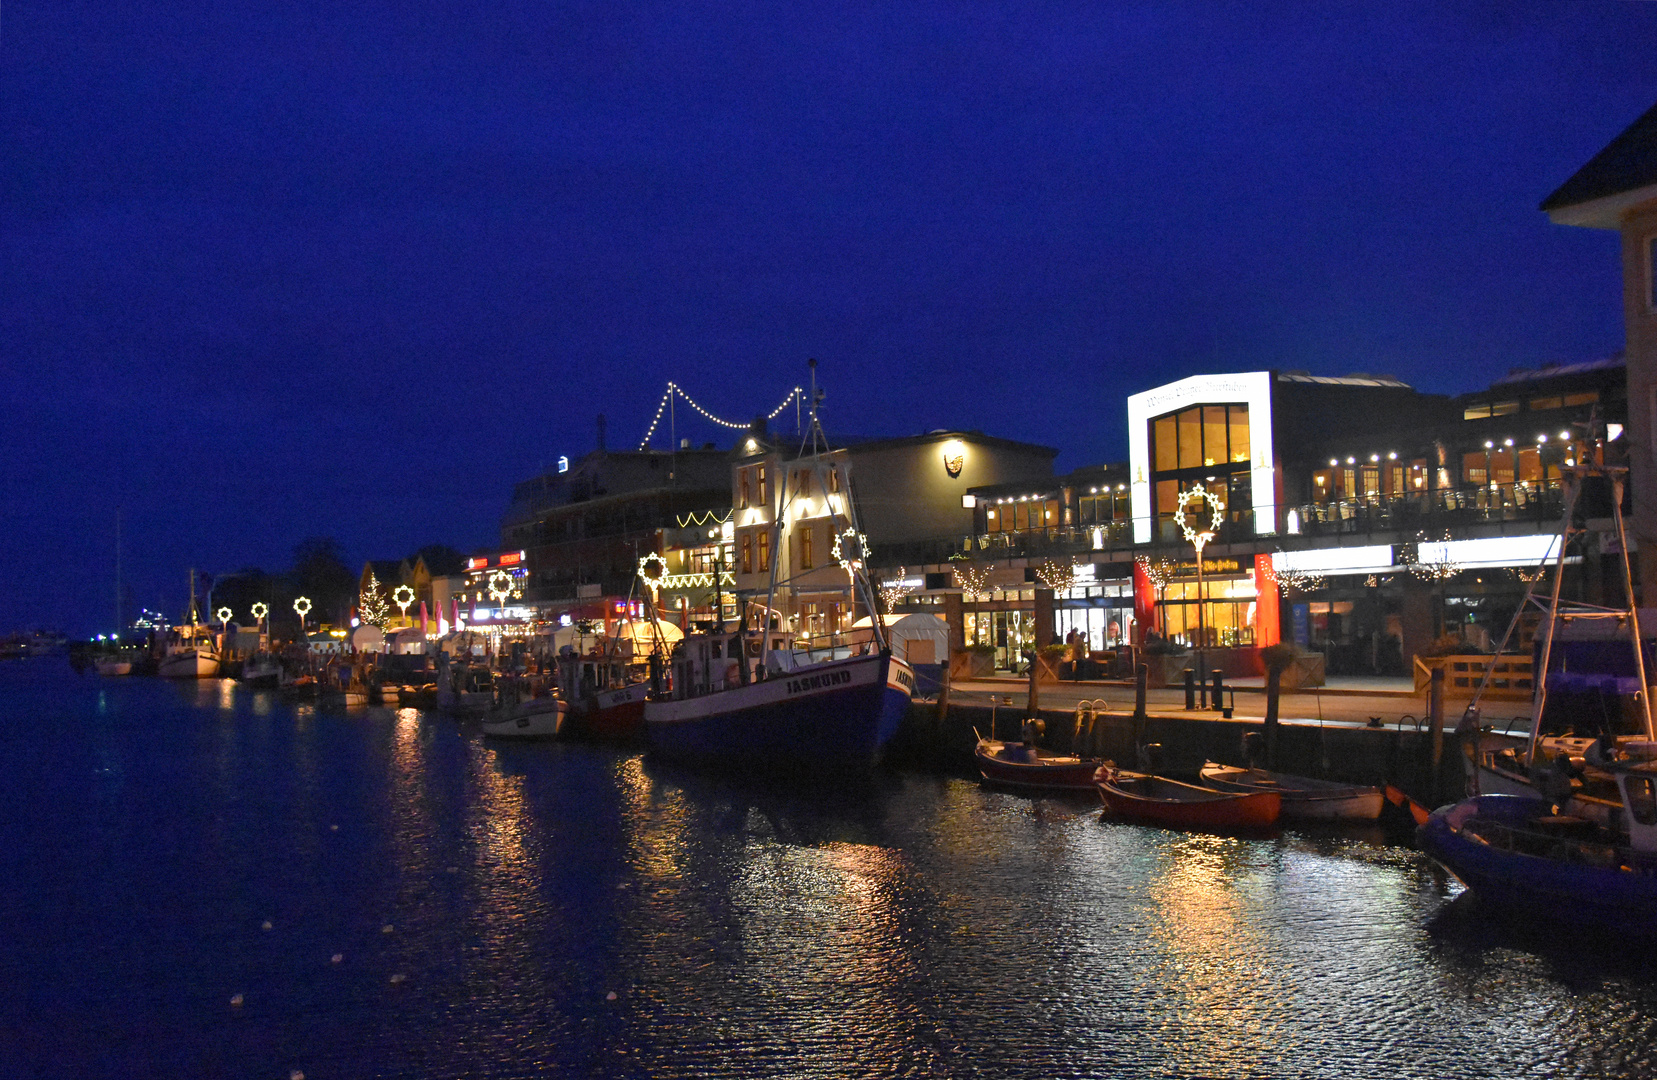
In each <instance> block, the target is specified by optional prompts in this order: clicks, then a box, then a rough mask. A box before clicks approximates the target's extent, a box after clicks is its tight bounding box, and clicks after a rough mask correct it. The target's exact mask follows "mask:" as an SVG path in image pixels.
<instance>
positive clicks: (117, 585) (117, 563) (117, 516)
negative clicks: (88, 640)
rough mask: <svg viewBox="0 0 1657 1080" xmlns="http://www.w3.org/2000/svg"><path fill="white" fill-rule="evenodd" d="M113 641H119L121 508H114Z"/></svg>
mask: <svg viewBox="0 0 1657 1080" xmlns="http://www.w3.org/2000/svg"><path fill="white" fill-rule="evenodd" d="M115 640H116V642H117V643H119V642H120V640H121V508H120V507H119V506H117V507H116V508H115Z"/></svg>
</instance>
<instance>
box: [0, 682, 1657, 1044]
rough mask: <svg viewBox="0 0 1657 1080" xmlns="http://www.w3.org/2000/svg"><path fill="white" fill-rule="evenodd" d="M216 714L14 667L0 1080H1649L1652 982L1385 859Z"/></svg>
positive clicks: (1655, 1036) (345, 722) (920, 779)
mask: <svg viewBox="0 0 1657 1080" xmlns="http://www.w3.org/2000/svg"><path fill="white" fill-rule="evenodd" d="M227 685H228V684H213V685H211V686H207V685H204V686H199V687H196V686H189V687H184V688H172V687H168V686H165V685H164V684H161V683H158V682H156V681H155V680H143V679H133V680H126V681H122V682H119V683H116V682H109V681H105V682H103V683H94V682H90V681H86V680H79V681H77V680H75V679H74V678H73V677H72V676H69V675H67V673H49V672H47V671H45V670H44V669H43V668H41V667H40V666H38V665H37V666H34V667H22V666H13V667H11V668H5V667H0V690H5V691H7V692H6V693H4V694H3V695H0V702H3V703H4V705H3V706H0V707H4V708H5V709H6V710H7V714H6V720H7V721H8V722H6V723H0V740H4V745H3V746H0V751H3V752H4V753H5V754H6V759H7V760H10V761H14V762H20V763H26V767H24V768H22V769H20V770H19V771H17V772H16V774H15V775H16V780H17V782H16V783H15V784H13V785H11V786H10V788H6V787H3V786H0V810H3V811H4V813H0V860H4V861H3V862H0V866H4V868H5V873H6V884H7V885H8V886H9V888H7V889H5V890H0V905H3V907H0V925H5V926H7V927H8V928H11V936H10V939H9V941H8V945H9V947H8V948H7V949H6V950H3V951H0V965H3V967H0V1030H5V1031H8V1032H12V1033H15V1034H16V1036H17V1037H16V1038H10V1039H7V1040H3V1041H0V1075H14V1074H23V1075H41V1076H51V1077H58V1076H64V1077H67V1076H77V1077H80V1076H106V1075H107V1076H146V1075H155V1076H161V1075H225V1076H243V1075H273V1076H275V1075H287V1074H288V1073H289V1072H290V1071H292V1070H296V1069H297V1070H300V1071H303V1072H305V1074H306V1075H307V1076H326V1075H375V1076H411V1077H412V1076H421V1077H424V1076H434V1075H463V1074H464V1075H470V1076H479V1077H507V1076H526V1075H541V1074H545V1075H579V1076H619V1075H638V1076H643V1075H651V1076H668V1075H671V1076H699V1077H723V1076H729V1077H751V1076H774V1075H811V1076H835V1077H840V1076H845V1077H863V1076H894V1075H918V1076H1009V1077H1060V1076H1199V1075H1201V1076H1207V1075H1218V1076H1346V1075H1376V1076H1433V1077H1443V1076H1467V1077H1474V1076H1495V1075H1502V1076H1507V1075H1514V1076H1530V1075H1534V1076H1544V1075H1546V1076H1553V1075H1569V1076H1639V1075H1651V1073H1652V1068H1653V1065H1652V1061H1651V1059H1650V1053H1651V1048H1652V1046H1653V1045H1654V1042H1657V983H1654V979H1653V974H1652V971H1651V969H1650V966H1649V962H1648V961H1646V960H1645V959H1644V958H1643V955H1642V954H1638V953H1635V952H1632V951H1627V950H1625V951H1624V953H1623V954H1622V955H1619V954H1618V953H1617V952H1615V951H1612V952H1609V953H1608V952H1606V951H1604V950H1595V951H1584V950H1582V949H1578V948H1574V947H1571V946H1570V945H1569V943H1568V939H1569V935H1566V934H1560V933H1557V932H1555V933H1552V934H1543V935H1539V936H1523V935H1521V936H1515V935H1514V934H1513V933H1511V932H1509V931H1505V930H1500V929H1493V928H1491V927H1489V926H1488V925H1486V924H1484V923H1483V922H1482V921H1481V920H1479V919H1478V918H1477V914H1476V912H1474V913H1473V914H1471V915H1469V914H1468V913H1467V910H1466V904H1465V902H1463V901H1457V902H1456V903H1453V904H1452V903H1448V901H1449V898H1450V897H1452V896H1454V895H1455V894H1456V892H1457V890H1456V888H1455V887H1454V886H1453V885H1451V884H1448V883H1447V882H1446V881H1445V880H1444V878H1443V875H1442V874H1441V873H1439V872H1438V871H1436V870H1435V869H1434V868H1433V867H1432V866H1431V864H1429V863H1426V862H1425V861H1424V860H1422V859H1421V858H1420V856H1419V855H1418V854H1417V853H1415V852H1414V851H1412V850H1410V849H1409V848H1408V847H1406V846H1400V845H1399V844H1398V843H1397V842H1396V839H1394V841H1393V842H1389V841H1388V839H1387V838H1386V836H1385V835H1384V834H1379V833H1375V832H1371V833H1367V834H1365V833H1330V832H1325V833H1297V832H1293V831H1289V832H1285V833H1284V834H1283V835H1281V836H1279V837H1275V838H1271V839H1239V838H1227V837H1216V836H1202V835H1185V834H1179V833H1171V832H1164V831H1160V830H1155V829H1145V828H1140V827H1137V826H1131V825H1125V824H1121V823H1118V822H1114V821H1110V820H1108V819H1105V818H1103V817H1102V815H1101V813H1100V810H1099V808H1098V806H1097V805H1096V804H1094V803H1091V802H1088V801H1085V800H1084V801H1080V802H1078V801H1074V800H1058V799H1029V798H1023V797H1019V796H1014V795H1007V794H1002V793H998V792H993V791H987V790H984V789H983V788H981V787H980V786H979V785H977V784H976V783H972V782H970V781H967V780H963V779H948V778H938V777H927V776H913V775H909V776H891V775H880V776H875V777H872V778H867V779H862V780H857V781H849V782H843V783H832V784H824V783H818V784H814V785H807V784H803V783H802V782H788V783H761V782H756V781H753V780H751V779H746V780H745V779H737V778H730V777H719V776H708V775H703V774H698V773H694V772H689V771H683V770H678V769H675V768H672V767H669V766H665V765H662V764H660V763H657V762H654V761H651V760H649V759H647V758H644V757H642V756H641V755H638V754H635V753H625V752H616V751H611V750H607V749H603V748H594V747H587V746H579V745H566V744H513V743H510V742H501V743H495V742H490V741H485V740H483V739H481V738H479V737H478V735H477V732H476V730H475V727H473V728H468V727H466V726H462V725H458V724H456V723H455V722H454V721H452V720H448V719H445V718H442V717H438V716H432V715H427V714H423V713H421V712H419V711H418V710H415V709H412V708H400V709H395V710H392V709H376V708H371V709H367V710H355V711H353V712H351V713H350V714H344V713H334V714H330V713H321V714H319V713H317V712H316V710H315V708H314V707H313V706H309V705H300V706H297V707H296V706H294V705H293V704H291V703H287V702H283V701H281V700H280V699H279V698H278V697H277V696H276V695H272V694H268V693H264V694H252V695H250V694H249V693H248V692H246V691H243V690H241V689H239V688H234V687H231V688H230V689H228V690H227V689H226V686H227ZM48 703H49V706H48ZM48 707H49V708H50V709H51V710H55V711H57V712H59V713H62V714H64V715H65V716H67V717H69V718H70V719H71V721H72V720H73V718H74V717H76V716H79V717H80V718H81V719H80V721H79V723H78V725H77V724H76V723H73V722H70V723H63V724H57V725H41V724H33V725H31V724H26V723H21V722H19V717H24V716H33V715H40V714H43V713H44V712H46V711H48ZM267 922H268V923H269V924H270V929H268V930H267V929H264V928H263V926H264V924H265V923H267ZM387 928H389V930H388V929H387ZM1562 946H1563V947H1562ZM335 956H337V957H339V960H338V962H335V961H334V960H333V959H332V957H335ZM28 988H33V989H28ZM235 994H241V995H244V999H245V1000H244V1004H242V1005H238V1006H235V1007H231V1006H229V1005H228V1004H227V1002H228V1001H229V999H230V997H231V996H232V995H235ZM612 994H613V995H614V998H611V996H610V995H612ZM163 1033H164V1034H163Z"/></svg>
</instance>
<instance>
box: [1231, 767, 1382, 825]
mask: <svg viewBox="0 0 1657 1080" xmlns="http://www.w3.org/2000/svg"><path fill="white" fill-rule="evenodd" d="M1198 775H1199V776H1201V778H1202V782H1203V784H1204V786H1206V787H1211V788H1213V789H1214V790H1215V791H1241V792H1256V791H1275V792H1277V793H1278V794H1279V795H1281V796H1283V816H1284V817H1286V818H1292V819H1296V820H1300V821H1374V820H1375V819H1377V818H1379V817H1380V816H1381V808H1382V807H1383V806H1385V805H1386V796H1385V795H1384V794H1383V793H1382V792H1381V789H1380V788H1375V787H1363V786H1361V785H1357V784H1340V783H1336V782H1335V781H1333V780H1317V779H1313V778H1312V777H1309V776H1291V775H1289V774H1288V773H1278V772H1267V771H1266V770H1265V769H1245V768H1242V767H1240V766H1237V765H1220V764H1217V763H1216V762H1212V761H1210V762H1208V763H1207V764H1205V765H1204V766H1203V767H1202V771H1201V772H1200V773H1199V774H1198Z"/></svg>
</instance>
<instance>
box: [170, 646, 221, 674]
mask: <svg viewBox="0 0 1657 1080" xmlns="http://www.w3.org/2000/svg"><path fill="white" fill-rule="evenodd" d="M218 673H219V658H218V657H216V656H212V655H210V654H205V653H198V652H182V653H174V654H173V655H171V656H165V657H162V659H161V663H160V664H159V665H158V666H157V667H156V674H157V675H160V676H161V677H162V678H163V679H211V678H213V677H214V676H215V675H217V674H218Z"/></svg>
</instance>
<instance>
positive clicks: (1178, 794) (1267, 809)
mask: <svg viewBox="0 0 1657 1080" xmlns="http://www.w3.org/2000/svg"><path fill="white" fill-rule="evenodd" d="M1094 781H1095V783H1096V784H1097V786H1098V788H1099V795H1100V797H1101V798H1102V799H1104V801H1105V805H1107V806H1109V807H1110V808H1111V811H1112V812H1113V813H1115V814H1116V815H1117V816H1118V817H1122V818H1126V819H1127V820H1129V821H1138V822H1142V823H1144V824H1147V825H1161V826H1164V827H1165V828H1170V829H1207V830H1211V831H1216V832H1226V831H1230V830H1234V829H1266V828H1270V827H1271V826H1272V825H1275V824H1276V823H1277V816H1278V814H1280V813H1281V812H1282V810H1283V796H1282V795H1280V794H1278V793H1277V792H1275V791H1257V792H1252V793H1244V792H1231V791H1215V790H1214V789H1213V788H1206V787H1198V786H1197V785H1196V784H1185V783H1181V782H1180V781H1178V780H1169V779H1168V778H1167V777H1163V776H1151V775H1148V774H1146V773H1136V772H1124V771H1123V770H1121V769H1114V768H1111V767H1110V766H1104V767H1101V768H1100V769H1099V771H1098V773H1097V774H1096V775H1095V777H1094Z"/></svg>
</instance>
